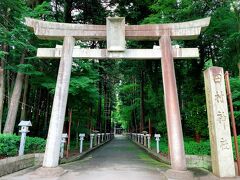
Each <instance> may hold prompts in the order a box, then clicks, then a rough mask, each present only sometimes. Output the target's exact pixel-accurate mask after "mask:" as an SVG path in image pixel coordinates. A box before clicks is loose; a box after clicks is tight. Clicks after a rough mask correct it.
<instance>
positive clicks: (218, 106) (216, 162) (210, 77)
mask: <svg viewBox="0 0 240 180" xmlns="http://www.w3.org/2000/svg"><path fill="white" fill-rule="evenodd" d="M204 80H205V93H206V102H207V112H208V128H209V137H210V142H211V158H212V170H213V174H215V175H217V176H219V177H234V176H235V167H234V159H233V151H232V140H231V132H230V125H229V116H228V107H227V99H226V89H225V83H224V73H223V68H221V67H211V68H208V69H207V70H206V71H204Z"/></svg>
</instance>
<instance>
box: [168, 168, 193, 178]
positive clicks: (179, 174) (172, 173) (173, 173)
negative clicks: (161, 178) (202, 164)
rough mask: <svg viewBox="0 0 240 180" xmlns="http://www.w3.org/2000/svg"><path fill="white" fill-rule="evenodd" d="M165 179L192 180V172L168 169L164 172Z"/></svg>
mask: <svg viewBox="0 0 240 180" xmlns="http://www.w3.org/2000/svg"><path fill="white" fill-rule="evenodd" d="M164 175H165V179H166V180H193V179H194V176H193V173H192V172H190V171H187V170H186V171H178V170H173V169H169V170H167V171H166V172H165V173H164Z"/></svg>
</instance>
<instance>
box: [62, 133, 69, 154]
mask: <svg viewBox="0 0 240 180" xmlns="http://www.w3.org/2000/svg"><path fill="white" fill-rule="evenodd" d="M67 138H68V135H67V133H63V134H62V139H61V146H60V158H63V154H64V144H65V143H66V139H67Z"/></svg>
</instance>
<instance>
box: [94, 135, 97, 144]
mask: <svg viewBox="0 0 240 180" xmlns="http://www.w3.org/2000/svg"><path fill="white" fill-rule="evenodd" d="M96 145H97V133H94V146H96Z"/></svg>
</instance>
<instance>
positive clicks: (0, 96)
mask: <svg viewBox="0 0 240 180" xmlns="http://www.w3.org/2000/svg"><path fill="white" fill-rule="evenodd" d="M2 66H3V64H2V65H1V67H0V134H1V132H2V115H3V105H4V93H5V92H4V71H3V68H2Z"/></svg>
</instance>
